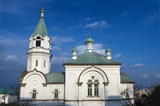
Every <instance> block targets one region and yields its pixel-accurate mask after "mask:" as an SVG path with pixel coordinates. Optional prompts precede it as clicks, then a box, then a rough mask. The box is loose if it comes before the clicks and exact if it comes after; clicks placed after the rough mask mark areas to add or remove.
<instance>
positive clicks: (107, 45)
mask: <svg viewBox="0 0 160 106" xmlns="http://www.w3.org/2000/svg"><path fill="white" fill-rule="evenodd" d="M108 48H109V46H108V41H107V49H108Z"/></svg>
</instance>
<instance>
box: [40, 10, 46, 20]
mask: <svg viewBox="0 0 160 106" xmlns="http://www.w3.org/2000/svg"><path fill="white" fill-rule="evenodd" d="M40 14H41V18H44V14H45V11H44V8H42V10H41V11H40Z"/></svg>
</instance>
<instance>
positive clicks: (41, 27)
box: [32, 8, 49, 37]
mask: <svg viewBox="0 0 160 106" xmlns="http://www.w3.org/2000/svg"><path fill="white" fill-rule="evenodd" d="M40 14H41V17H40V20H39V22H38V24H37V26H36V28H35V30H34V32H33V34H32V36H33V37H34V36H36V35H37V34H39V35H41V36H42V37H44V36H49V35H48V31H47V27H46V24H45V21H44V14H45V11H44V8H42V10H41V11H40Z"/></svg>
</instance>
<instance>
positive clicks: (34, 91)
mask: <svg viewBox="0 0 160 106" xmlns="http://www.w3.org/2000/svg"><path fill="white" fill-rule="evenodd" d="M36 93H37V92H36V90H33V92H32V99H36Z"/></svg>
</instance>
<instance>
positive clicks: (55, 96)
mask: <svg viewBox="0 0 160 106" xmlns="http://www.w3.org/2000/svg"><path fill="white" fill-rule="evenodd" d="M54 98H55V99H58V90H55V91H54Z"/></svg>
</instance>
